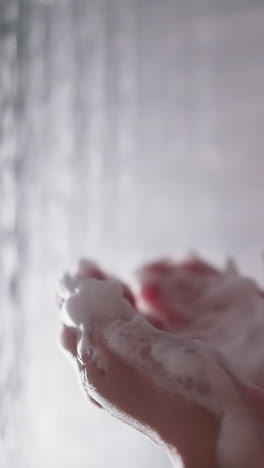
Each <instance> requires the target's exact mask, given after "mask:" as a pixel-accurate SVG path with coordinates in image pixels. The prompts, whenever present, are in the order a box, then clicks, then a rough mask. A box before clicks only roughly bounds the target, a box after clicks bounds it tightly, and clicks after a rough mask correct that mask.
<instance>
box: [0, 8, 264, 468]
mask: <svg viewBox="0 0 264 468" xmlns="http://www.w3.org/2000/svg"><path fill="white" fill-rule="evenodd" d="M263 24H264V4H263V1H262V0H222V1H217V0H163V1H161V0H160V1H159V0H94V1H93V0H53V1H52V0H0V161H1V167H0V262H1V263H0V293H1V310H0V466H1V467H4V468H35V467H38V468H46V467H49V468H73V467H74V468H86V467H91V468H107V467H110V468H121V467H124V466H125V467H126V468H135V467H137V468H147V467H150V466H151V467H152V468H161V467H162V468H168V467H169V466H170V463H169V461H168V460H167V458H166V456H165V454H163V453H162V452H161V451H160V450H159V449H158V448H156V447H155V446H154V445H153V444H152V443H150V442H149V441H148V440H147V439H146V438H144V437H143V436H141V435H140V434H137V433H136V432H134V431H132V430H130V429H129V428H128V427H125V426H124V425H122V424H121V423H119V422H117V421H115V420H112V419H111V418H110V417H109V416H107V415H105V414H104V413H102V412H100V411H98V410H97V409H94V408H92V407H90V406H89V405H88V404H87V402H86V401H85V399H84V398H83V396H82V394H81V392H80V388H79V385H78V383H77V379H76V375H75V374H74V372H73V370H72V368H71V366H70V364H69V363H68V362H67V361H66V360H65V358H64V356H63V355H62V354H61V352H60V350H59V348H58V333H59V321H58V314H57V311H56V307H55V301H54V290H55V287H56V282H57V279H58V277H59V276H60V274H61V271H62V270H63V269H64V268H65V267H67V266H68V264H69V263H71V262H72V261H74V260H75V259H76V258H78V257H79V256H80V255H88V256H89V257H92V258H95V259H98V260H99V261H100V262H102V263H103V265H104V266H106V267H107V268H110V269H112V270H113V271H114V272H116V273H118V274H122V275H124V276H125V277H126V278H129V277H130V275H131V272H133V269H134V267H135V266H136V265H137V264H138V263H140V262H141V261H143V260H145V259H150V258H152V257H155V256H159V255H166V254H171V255H174V256H176V257H181V256H182V255H184V254H186V253H189V252H190V250H196V251H198V252H200V253H201V254H203V255H205V256H206V257H207V258H209V259H210V260H212V261H215V262H217V264H219V265H221V264H223V261H224V258H225V257H226V256H228V255H230V254H232V255H234V257H236V258H237V259H238V261H239V264H240V266H241V269H242V270H243V271H244V272H247V273H248V274H251V275H253V276H254V277H255V278H257V279H259V280H262V281H263V279H264V274H263V272H264V269H263V268H262V260H261V254H262V252H263V248H264V208H263V196H264V183H263V176H264V159H263V158H264V156H263V148H264V128H263V125H264V124H263V122H264V105H263V101H264V56H263V41H264V28H263Z"/></svg>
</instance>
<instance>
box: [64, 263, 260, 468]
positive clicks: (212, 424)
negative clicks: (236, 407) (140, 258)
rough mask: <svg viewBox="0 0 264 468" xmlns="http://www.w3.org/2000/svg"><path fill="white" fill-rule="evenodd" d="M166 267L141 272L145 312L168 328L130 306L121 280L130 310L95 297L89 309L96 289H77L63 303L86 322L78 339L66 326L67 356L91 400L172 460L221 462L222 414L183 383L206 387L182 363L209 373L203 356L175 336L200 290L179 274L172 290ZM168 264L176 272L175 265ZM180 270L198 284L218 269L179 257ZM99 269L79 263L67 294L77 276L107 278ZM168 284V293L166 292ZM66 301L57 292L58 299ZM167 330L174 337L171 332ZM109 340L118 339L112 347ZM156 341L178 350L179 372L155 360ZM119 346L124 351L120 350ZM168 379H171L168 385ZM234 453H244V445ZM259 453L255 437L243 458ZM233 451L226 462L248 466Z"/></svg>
mask: <svg viewBox="0 0 264 468" xmlns="http://www.w3.org/2000/svg"><path fill="white" fill-rule="evenodd" d="M171 268H172V265H170V264H168V263H166V262H159V263H155V264H152V265H149V266H147V267H145V268H144V269H141V271H140V276H141V282H142V288H141V295H142V296H144V299H145V300H148V303H149V305H151V314H147V318H148V319H149V321H150V322H152V323H153V322H155V323H156V324H158V326H159V328H163V329H165V330H166V332H162V331H160V330H157V329H155V328H153V327H152V326H150V325H149V324H148V323H147V321H146V319H145V318H143V317H141V316H140V315H139V314H138V312H136V311H135V310H134V309H132V307H131V306H132V305H133V306H135V302H136V301H135V299H134V297H133V295H132V294H131V292H130V291H129V289H128V288H127V287H124V285H123V284H122V288H123V295H124V296H125V297H126V298H127V299H128V301H129V302H130V303H131V306H130V309H131V310H133V312H131V310H129V312H128V311H127V302H126V301H124V300H122V301H120V302H119V303H115V301H114V304H115V307H114V309H113V310H112V311H111V313H110V316H109V314H105V312H104V311H103V310H101V308H100V307H101V306H100V304H99V303H100V300H99V303H98V307H97V310H96V311H94V310H93V305H94V304H93V302H94V301H92V303H89V301H90V297H91V296H92V295H95V296H96V294H99V293H98V292H97V293H96V292H94V291H93V288H92V289H91V291H90V293H89V294H88V296H87V298H85V297H83V296H82V294H83V293H82V291H80V294H79V296H78V295H76V296H74V294H73V296H72V302H71V306H70V307H68V308H69V309H72V310H74V311H77V312H78V310H79V311H80V310H81V309H82V307H83V306H84V305H85V307H84V309H85V315H87V316H89V320H88V321H87V322H85V319H84V322H85V323H86V325H85V326H84V322H83V323H82V329H83V331H84V332H82V336H81V339H80V329H79V328H78V326H77V327H76V326H72V327H71V326H68V325H66V324H64V325H63V329H62V344H63V346H64V348H65V349H66V350H67V351H68V352H69V353H70V355H71V357H72V358H73V361H74V363H75V365H76V366H77V368H78V370H79V375H80V377H81V381H82V385H83V387H84V389H85V392H86V394H87V395H88V397H89V399H90V400H91V401H92V402H94V403H95V404H97V405H98V406H100V407H102V408H104V409H105V410H107V411H109V412H110V413H111V414H113V415H114V416H115V417H117V418H119V419H121V420H123V421H124V422H126V423H128V424H129V425H131V426H133V427H134V428H135V429H137V430H140V431H141V432H143V433H144V434H146V435H147V436H148V437H150V438H151V439H152V440H153V441H154V442H156V443H158V444H159V445H160V446H162V447H164V448H165V449H166V450H168V452H169V453H170V455H171V457H172V458H174V457H175V458H177V454H180V456H181V458H182V460H183V463H184V466H185V467H186V468H207V467H208V468H222V465H221V466H220V464H219V453H218V451H219V450H218V449H219V447H218V444H219V434H220V431H221V429H222V425H223V421H222V418H221V416H220V415H218V414H217V413H216V412H215V411H212V410H210V409H209V408H208V407H206V405H204V404H203V400H201V403H200V402H199V401H197V398H196V397H197V392H196V393H193V394H192V393H190V391H192V389H190V388H188V387H190V386H191V385H193V383H194V384H195V385H196V388H198V387H199V384H200V393H201V388H202V386H204V388H205V390H206V385H207V386H208V388H209V384H210V382H209V383H208V382H207V383H206V382H199V378H200V377H199V375H198V374H197V375H196V374H194V379H193V377H191V379H193V380H190V378H189V376H188V375H187V377H186V371H185V368H186V366H187V368H188V366H189V365H190V363H191V365H193V363H194V368H195V369H198V368H199V369H200V370H202V372H203V373H206V372H207V373H208V364H207V361H206V360H204V358H203V357H201V352H200V347H199V345H198V347H197V349H196V347H195V346H196V345H195V344H194V343H193V342H192V350H193V351H192V353H191V354H190V355H189V356H187V355H186V354H183V353H182V349H181V348H182V341H179V339H178V338H177V336H178V335H179V334H180V335H184V334H186V333H187V335H188V329H189V328H190V322H192V321H193V317H192V313H193V308H192V307H191V303H192V301H196V303H197V304H199V294H200V293H201V291H200V289H201V285H200V289H199V288H197V287H195V288H193V287H192V282H190V283H189V284H188V281H187V283H186V282H185V284H184V282H183V278H181V281H180V283H181V288H180V289H179V288H178V289H177V287H176V286H177V285H176V283H175V277H174V279H173V281H172V285H171V279H172V278H171ZM173 268H174V273H175V267H173ZM181 270H185V271H188V272H189V273H190V272H191V273H192V274H193V273H195V274H198V275H199V278H200V280H201V284H202V285H203V287H205V286H206V287H208V281H209V279H210V277H212V276H214V277H215V276H217V275H218V272H217V270H215V269H213V268H212V267H209V266H207V264H205V263H203V262H197V261H196V262H193V263H192V262H189V263H188V262H187V263H185V264H184V266H181ZM96 271H97V273H96ZM98 271H100V270H96V269H95V267H94V265H93V268H91V265H90V264H86V267H85V264H82V268H79V272H78V274H77V275H76V276H75V277H74V278H72V284H71V285H69V284H68V286H67V285H66V286H67V287H69V286H70V287H69V289H71V286H73V287H72V290H71V293H72V292H73V291H74V289H75V287H76V284H75V285H74V282H75V283H76V282H77V283H78V284H79V285H80V282H81V281H82V279H83V278H91V277H97V278H98V279H100V280H104V279H107V275H106V274H104V273H102V272H100V274H99V277H98ZM189 273H188V274H189ZM183 276H184V275H183ZM185 279H186V278H185ZM66 283H67V281H66ZM96 283H97V284H96V285H93V287H94V286H96V287H99V290H98V291H100V294H99V296H100V295H102V296H103V295H104V294H105V293H104V290H103V283H104V281H102V284H101V286H100V285H98V282H96ZM196 286H197V285H196ZM100 288H101V289H100ZM172 290H173V292H174V296H173V295H172V294H171V291H172ZM172 298H173V300H172ZM64 299H65V297H63V294H62V302H63V300H64ZM78 301H79V302H78ZM110 302H111V297H110V298H109V301H105V304H106V305H107V308H108V307H109V303H110ZM66 308H67V304H66ZM184 308H185V310H184ZM198 309H199V307H197V310H198ZM198 311H199V310H198ZM184 312H185V314H184ZM195 312H196V311H195ZM77 315H78V313H77ZM157 318H158V319H157ZM78 320H79V318H78ZM105 330H108V336H109V333H110V332H109V330H111V333H110V335H111V340H110V341H109V340H108V339H107V338H106V335H105ZM168 332H169V333H168ZM173 334H175V338H172V335H173ZM84 338H85V340H84ZM84 341H86V343H85V346H84ZM189 342H190V339H188V340H187V341H186V340H185V341H184V343H185V344H184V346H185V347H186V346H187V345H188V343H189ZM80 343H82V344H81V346H80ZM87 343H88V344H89V346H87ZM113 343H118V346H115V345H113ZM186 343H187V344H186ZM155 344H158V345H159V346H160V344H161V345H162V346H165V347H166V349H168V350H170V349H171V347H172V345H173V352H174V353H176V354H175V357H176V359H177V362H178V360H179V356H180V357H181V359H182V365H180V366H177V372H176V370H175V372H174V369H173V373H172V374H171V373H170V372H171V371H170V370H168V369H167V368H166V366H165V365H164V359H163V360H162V359H161V360H159V359H157V358H155V356H154V355H153V353H152V352H151V351H152V350H153V349H154V347H155ZM120 349H122V350H125V352H124V353H123V354H122V352H120ZM186 349H187V348H186ZM206 366H207V367H206ZM215 366H216V367H217V366H218V368H219V369H220V367H219V365H218V363H215ZM219 369H218V370H219ZM221 371H222V372H223V369H220V370H219V372H220V373H221ZM219 375H220V374H219ZM175 376H176V377H175ZM195 378H196V380H195ZM173 379H176V380H175V385H173V386H172V385H171V381H172V380H173ZM180 379H181V380H180ZM188 379H189V380H188ZM179 382H180V383H179ZM167 383H168V385H167ZM201 384H202V385H201ZM205 384H206V385H205ZM228 384H230V382H229V383H228ZM230 388H231V387H230ZM205 390H203V391H205ZM207 390H208V389H207ZM230 391H231V390H230ZM190 395H191V396H194V397H193V398H192V397H190ZM207 399H210V398H209V397H208V395H207V396H206V398H205V400H207ZM256 439H258V437H257V435H256ZM251 445H252V444H251ZM240 452H241V453H243V450H242V451H241V450H240ZM257 452H258V449H257V450H255V448H254V443H253V452H252V450H251V451H250V450H249V455H250V456H249V459H250V466H252V467H253V466H254V459H255V460H256V463H255V466H254V468H255V467H256V468H259V467H261V466H262V464H261V463H260V461H259V454H258V453H257ZM239 457H240V455H239V454H237V455H235V458H236V461H235V464H233V463H232V462H231V464H230V463H229V464H226V465H224V466H228V468H229V467H230V468H236V467H237V466H239V467H240V466H241V467H242V466H248V464H246V465H243V463H244V461H245V460H246V458H245V454H244V453H243V459H242V458H241V460H242V462H240V461H239V460H238V458H239ZM246 463H247V462H246Z"/></svg>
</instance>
